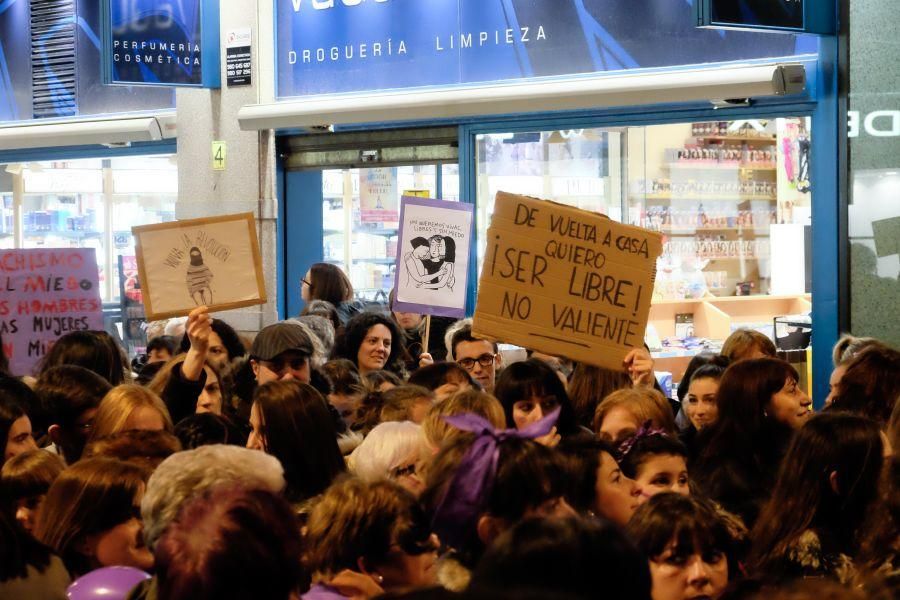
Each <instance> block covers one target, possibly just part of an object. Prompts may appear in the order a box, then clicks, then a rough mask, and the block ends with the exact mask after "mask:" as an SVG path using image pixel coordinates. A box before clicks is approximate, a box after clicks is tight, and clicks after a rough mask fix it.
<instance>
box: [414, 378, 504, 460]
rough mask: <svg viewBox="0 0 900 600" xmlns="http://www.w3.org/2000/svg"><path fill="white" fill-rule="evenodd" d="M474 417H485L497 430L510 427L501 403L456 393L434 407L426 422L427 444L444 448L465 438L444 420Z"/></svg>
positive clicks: (473, 393) (482, 395)
mask: <svg viewBox="0 0 900 600" xmlns="http://www.w3.org/2000/svg"><path fill="white" fill-rule="evenodd" d="M466 413H473V414H476V415H479V416H482V417H484V418H485V419H487V420H488V421H490V422H491V424H492V425H493V426H494V427H496V428H497V429H504V428H505V427H506V414H505V413H504V412H503V406H502V405H501V404H500V401H499V400H497V399H496V398H494V397H493V396H491V395H490V394H486V393H484V392H479V391H478V390H464V391H461V392H456V393H455V394H453V395H452V396H450V397H449V398H447V399H446V400H444V401H443V402H439V403H437V404H435V405H434V406H432V407H431V409H430V410H429V411H428V415H427V416H426V417H425V420H424V421H423V422H422V433H424V434H425V441H427V442H428V444H429V445H430V446H431V447H432V448H440V447H441V446H443V445H444V444H446V443H448V442H449V441H451V440H454V439H456V438H458V437H459V436H460V435H465V432H464V431H460V430H459V429H457V428H456V427H454V426H453V425H450V424H449V423H447V422H446V421H445V420H444V417H451V416H455V415H464V414H466Z"/></svg>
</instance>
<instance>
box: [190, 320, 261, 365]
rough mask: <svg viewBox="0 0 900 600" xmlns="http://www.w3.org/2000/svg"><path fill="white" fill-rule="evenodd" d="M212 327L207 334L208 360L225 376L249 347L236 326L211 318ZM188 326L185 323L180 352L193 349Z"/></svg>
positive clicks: (245, 353)
mask: <svg viewBox="0 0 900 600" xmlns="http://www.w3.org/2000/svg"><path fill="white" fill-rule="evenodd" d="M210 327H211V331H209V332H208V334H207V345H208V348H207V351H206V360H208V361H209V362H211V363H213V364H214V365H216V366H217V367H218V368H219V371H221V372H222V375H223V376H228V375H229V374H230V373H231V368H232V366H233V364H234V361H236V360H238V359H240V358H243V357H244V356H246V355H247V348H245V347H244V343H243V342H242V341H241V337H240V336H239V335H238V333H237V332H236V331H235V330H234V328H233V327H232V326H231V325H229V324H228V323H226V322H225V321H223V320H222V319H219V318H216V319H212V318H211V319H210ZM188 328H189V325H185V332H184V335H183V336H182V337H181V342H180V345H179V347H178V352H179V353H186V352H187V351H188V350H190V349H191V336H190V333H189V332H188Z"/></svg>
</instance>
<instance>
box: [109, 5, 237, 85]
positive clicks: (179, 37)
mask: <svg viewBox="0 0 900 600" xmlns="http://www.w3.org/2000/svg"><path fill="white" fill-rule="evenodd" d="M103 2H104V5H103V18H104V21H103V23H104V30H103V33H104V38H103V55H102V60H103V67H104V69H103V72H104V76H105V77H106V82H107V83H111V84H127V85H161V86H193V87H219V80H220V74H219V52H220V51H219V2H218V0H166V1H160V0H103Z"/></svg>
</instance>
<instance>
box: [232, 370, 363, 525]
mask: <svg viewBox="0 0 900 600" xmlns="http://www.w3.org/2000/svg"><path fill="white" fill-rule="evenodd" d="M250 426H251V427H252V431H251V432H250V437H249V439H248V440H247V447H248V448H252V449H255V450H262V451H264V452H266V453H267V454H271V455H272V456H274V457H275V458H277V459H278V460H279V461H281V464H282V465H283V466H284V478H285V480H287V489H286V490H285V497H286V498H287V499H288V500H289V501H290V502H292V503H294V504H295V505H296V506H297V508H298V509H299V510H303V509H304V508H305V503H306V501H307V500H309V499H310V498H313V497H314V496H317V495H319V494H321V493H322V492H323V491H325V488H327V487H328V486H329V485H330V484H331V482H332V481H334V479H335V477H337V476H338V475H340V474H341V473H343V472H344V470H345V465H344V459H343V457H342V456H341V451H340V449H339V448H338V443H337V435H336V432H335V427H334V422H333V420H332V418H331V414H330V413H329V411H328V407H327V406H326V404H325V399H324V398H322V395H321V394H319V392H317V391H316V390H315V389H314V388H313V387H312V386H310V385H307V384H305V383H299V382H297V381H273V382H269V383H266V384H264V385H261V386H260V387H259V388H257V390H256V393H255V394H254V395H253V406H252V407H251V409H250Z"/></svg>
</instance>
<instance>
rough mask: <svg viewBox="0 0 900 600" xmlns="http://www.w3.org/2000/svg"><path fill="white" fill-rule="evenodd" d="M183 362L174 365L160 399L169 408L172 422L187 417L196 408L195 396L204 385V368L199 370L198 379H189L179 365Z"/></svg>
mask: <svg viewBox="0 0 900 600" xmlns="http://www.w3.org/2000/svg"><path fill="white" fill-rule="evenodd" d="M183 365H184V363H179V364H177V365H175V368H173V369H172V376H171V377H169V381H168V382H167V383H166V387H165V389H163V393H162V399H163V402H165V403H166V408H168V409H169V415H170V416H171V417H172V423H178V422H179V421H180V420H182V419H183V418H185V417H189V416H191V415H192V414H194V413H195V412H196V410H197V398H198V397H199V396H200V394H201V393H202V392H203V388H204V387H205V386H206V369H203V370H202V371H200V379H198V380H197V381H190V380H188V379H185V378H184V375H183V374H182V372H181V367H182V366H183Z"/></svg>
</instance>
